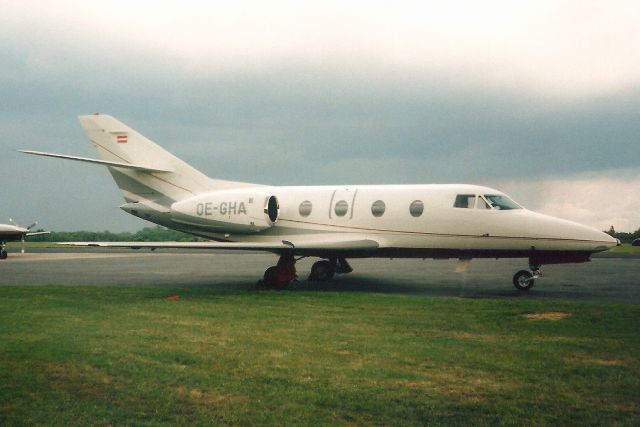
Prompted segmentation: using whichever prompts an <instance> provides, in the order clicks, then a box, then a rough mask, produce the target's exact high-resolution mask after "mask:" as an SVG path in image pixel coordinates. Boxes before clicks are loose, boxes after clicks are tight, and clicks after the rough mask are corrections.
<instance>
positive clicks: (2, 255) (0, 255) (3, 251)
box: [0, 242, 8, 259]
mask: <svg viewBox="0 0 640 427" xmlns="http://www.w3.org/2000/svg"><path fill="white" fill-rule="evenodd" d="M7 255H8V254H7V244H6V243H5V242H0V259H7Z"/></svg>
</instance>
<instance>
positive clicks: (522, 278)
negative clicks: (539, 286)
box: [513, 265, 542, 291]
mask: <svg viewBox="0 0 640 427" xmlns="http://www.w3.org/2000/svg"><path fill="white" fill-rule="evenodd" d="M540 276H542V273H541V272H540V266H539V265H532V266H531V270H530V271H529V270H520V271H518V272H517V273H516V274H514V275H513V286H515V287H516V289H517V290H519V291H528V290H529V289H531V288H533V285H534V284H535V281H536V279H537V278H538V277H540Z"/></svg>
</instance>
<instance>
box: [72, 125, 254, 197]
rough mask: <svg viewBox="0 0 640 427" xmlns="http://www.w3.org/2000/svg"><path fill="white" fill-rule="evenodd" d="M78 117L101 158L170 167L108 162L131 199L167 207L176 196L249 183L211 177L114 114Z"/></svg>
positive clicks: (185, 195)
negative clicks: (128, 166) (134, 166)
mask: <svg viewBox="0 0 640 427" xmlns="http://www.w3.org/2000/svg"><path fill="white" fill-rule="evenodd" d="M78 119H79V120H80V124H81V125H82V127H83V129H84V131H85V132H86V133H87V136H88V137H89V139H90V140H91V142H92V143H93V145H94V146H95V147H96V150H97V151H98V155H99V156H100V158H101V159H102V160H106V161H111V162H119V163H131V164H139V165H145V166H148V167H149V168H153V169H159V170H170V171H171V172H150V171H142V170H130V169H124V168H117V167H112V166H108V168H109V171H110V172H111V175H112V176H113V179H114V180H115V181H116V184H117V185H118V187H120V190H121V191H122V193H123V195H124V198H125V200H126V201H127V202H128V203H138V202H140V203H145V202H152V204H157V205H160V206H163V207H165V208H168V207H169V206H171V204H172V203H173V202H175V201H177V200H182V199H185V198H188V197H192V196H194V195H196V194H200V193H203V192H207V191H214V190H222V189H228V188H239V187H245V186H247V185H250V184H246V183H240V182H231V181H221V180H214V179H211V178H209V177H207V176H206V175H204V174H203V173H201V172H200V171H198V170H196V169H195V168H193V167H191V166H190V165H188V164H187V163H185V162H184V161H182V160H180V159H179V158H177V157H175V156H174V155H172V154H171V153H169V152H168V151H166V150H165V149H163V148H162V147H160V146H159V145H157V144H155V143H154V142H152V141H151V140H149V139H147V138H145V137H144V136H142V135H141V134H140V133H138V132H136V131H135V130H133V129H131V128H130V127H128V126H127V125H125V124H124V123H122V122H120V121H119V120H117V119H115V118H113V117H111V116H108V115H103V114H93V115H88V116H80V117H79V118H78Z"/></svg>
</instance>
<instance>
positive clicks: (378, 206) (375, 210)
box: [371, 200, 386, 218]
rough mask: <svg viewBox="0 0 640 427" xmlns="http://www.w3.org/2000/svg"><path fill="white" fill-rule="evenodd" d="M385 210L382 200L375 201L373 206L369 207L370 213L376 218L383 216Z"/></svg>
mask: <svg viewBox="0 0 640 427" xmlns="http://www.w3.org/2000/svg"><path fill="white" fill-rule="evenodd" d="M385 209H386V206H385V204H384V202H383V201H382V200H377V201H375V202H373V204H372V205H371V213H372V214H373V216H375V217H376V218H378V217H381V216H382V215H384V210H385Z"/></svg>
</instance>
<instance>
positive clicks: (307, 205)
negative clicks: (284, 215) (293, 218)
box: [298, 200, 313, 216]
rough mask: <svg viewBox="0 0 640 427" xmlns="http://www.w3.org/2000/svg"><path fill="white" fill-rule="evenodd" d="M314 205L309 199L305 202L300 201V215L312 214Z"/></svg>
mask: <svg viewBox="0 0 640 427" xmlns="http://www.w3.org/2000/svg"><path fill="white" fill-rule="evenodd" d="M312 207H313V205H312V204H311V202H310V201H309V200H305V201H304V202H302V203H300V207H299V208H298V212H299V213H300V216H309V215H311V208H312Z"/></svg>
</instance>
